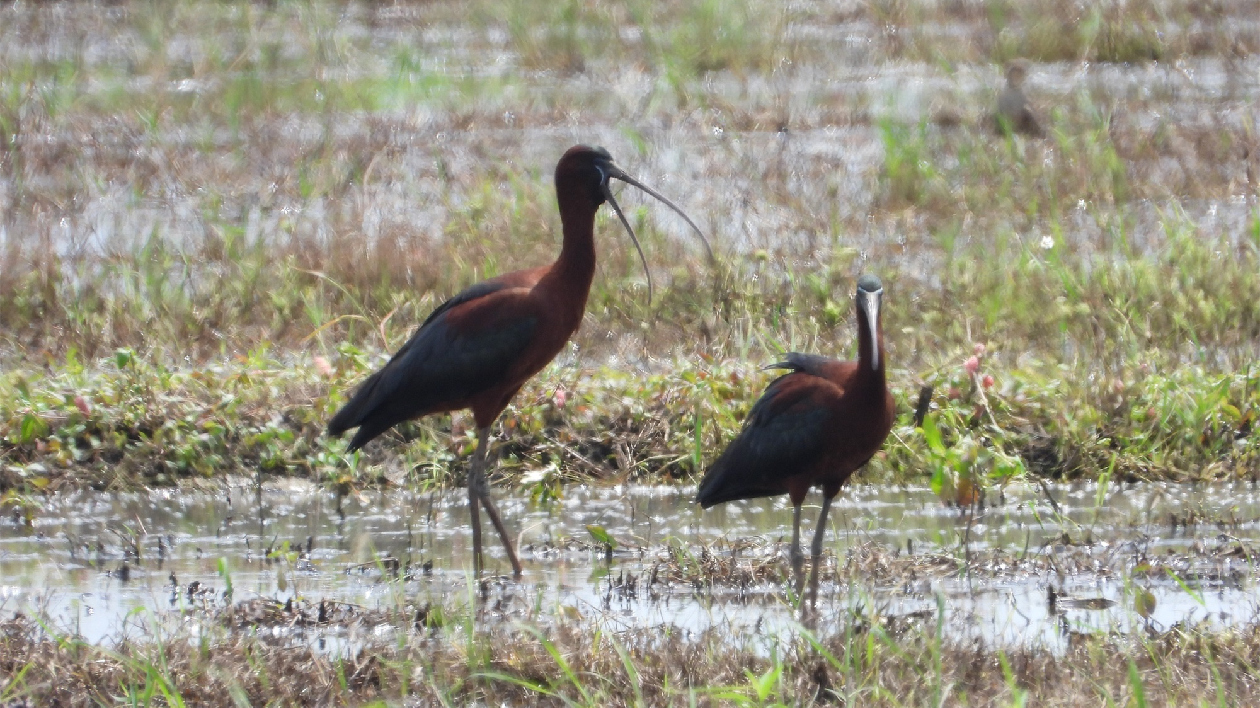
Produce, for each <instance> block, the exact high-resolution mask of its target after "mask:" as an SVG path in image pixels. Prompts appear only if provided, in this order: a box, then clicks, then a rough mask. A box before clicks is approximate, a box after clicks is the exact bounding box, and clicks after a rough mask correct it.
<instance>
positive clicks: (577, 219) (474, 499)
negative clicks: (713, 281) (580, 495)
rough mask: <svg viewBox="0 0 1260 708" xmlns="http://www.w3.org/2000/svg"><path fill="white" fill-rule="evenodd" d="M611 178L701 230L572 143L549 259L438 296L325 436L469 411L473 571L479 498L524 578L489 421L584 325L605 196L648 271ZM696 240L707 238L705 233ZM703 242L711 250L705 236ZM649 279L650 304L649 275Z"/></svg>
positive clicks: (364, 433) (598, 153)
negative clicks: (490, 477) (490, 478)
mask: <svg viewBox="0 0 1260 708" xmlns="http://www.w3.org/2000/svg"><path fill="white" fill-rule="evenodd" d="M613 178H616V179H619V180H621V181H623V182H626V183H629V184H632V185H634V186H635V187H638V188H639V189H642V190H643V191H645V192H647V193H648V194H650V195H652V196H653V197H656V198H657V199H659V200H661V201H662V202H664V203H665V204H666V205H667V206H669V207H670V208H671V209H673V210H674V211H676V212H678V213H679V214H680V215H682V217H683V219H685V220H686V221H687V223H688V224H689V225H690V226H691V228H693V229H695V230H696V233H697V234H700V228H699V227H698V226H696V225H695V222H693V221H692V220H691V219H690V218H689V217H688V216H687V215H686V214H685V213H683V211H682V209H680V208H679V207H678V206H677V205H675V204H674V203H673V202H671V201H669V200H668V199H666V198H665V197H663V196H661V195H660V194H658V193H657V192H656V191H655V190H653V189H650V188H649V187H647V186H645V185H643V184H642V183H640V182H639V181H638V180H636V179H634V178H633V177H630V176H629V175H627V174H626V173H625V172H622V171H621V169H620V168H618V167H617V166H616V165H614V164H613V161H612V157H611V156H610V155H609V154H608V151H607V150H605V149H603V148H600V147H595V148H592V147H587V146H585V145H577V146H574V147H572V148H570V149H569V150H568V151H567V152H565V153H564V156H563V157H561V158H560V162H559V163H558V164H557V165H556V177H555V179H556V199H557V201H558V203H559V207H560V222H561V224H562V226H563V232H564V244H563V246H561V249H560V257H559V258H557V259H556V262H555V263H552V264H551V265H549V266H542V267H539V268H532V269H529V270H518V271H515V272H512V273H507V274H506V275H501V276H499V277H497V278H491V279H490V280H487V281H485V282H482V283H478V284H476V285H473V286H471V287H469V288H467V289H466V290H464V291H463V292H461V293H459V294H458V295H456V296H455V297H453V298H451V299H450V300H447V301H446V302H444V303H443V304H442V305H441V306H440V307H438V308H437V309H436V310H434V311H433V313H432V314H430V315H429V317H428V319H426V320H425V321H424V324H422V325H420V329H419V330H417V331H416V333H415V334H413V335H412V336H411V339H409V340H408V341H407V343H406V344H404V345H403V346H402V348H401V349H399V350H398V352H397V353H396V354H394V356H393V358H391V359H390V360H389V362H388V363H387V364H385V366H384V367H383V368H382V369H381V370H380V371H377V372H376V373H374V374H372V376H370V377H369V378H368V379H367V380H366V381H364V382H363V385H361V386H360V387H359V389H358V390H357V391H356V392H355V393H354V396H353V397H352V398H351V399H350V401H349V402H348V403H346V405H345V406H344V407H343V408H342V409H341V410H340V411H338V412H337V415H335V416H333V418H332V420H331V421H329V423H328V434H329V435H331V436H338V435H340V434H342V433H343V432H345V431H346V430H349V429H350V428H354V427H357V428H358V429H359V430H358V432H356V433H355V434H354V437H353V438H352V439H351V440H350V445H349V447H348V448H347V449H348V450H349V451H351V452H353V451H354V450H357V449H359V448H361V447H363V446H364V445H365V444H367V442H368V441H369V440H371V439H372V438H375V437H376V436H378V435H380V434H381V433H383V432H385V431H386V430H389V429H390V428H391V427H393V426H394V425H396V424H398V423H401V422H403V421H405V420H410V419H412V418H419V417H421V416H426V415H430V414H433V413H445V412H449V411H456V410H461V409H464V408H471V409H472V413H473V419H474V420H475V422H476V424H477V451H476V453H475V455H474V457H473V460H472V465H471V467H470V469H469V472H468V509H469V513H470V514H471V516H472V531H473V568H474V572H477V573H480V571H481V565H482V563H481V522H480V517H479V514H478V505H479V504H480V505H481V506H484V507H485V510H486V515H487V516H489V517H490V522H491V523H492V524H494V528H495V529H496V530H497V531H498V532H499V536H500V537H501V538H502V539H503V547H504V548H505V549H506V550H507V555H508V559H509V560H510V561H511V562H512V570H513V572H514V573H515V574H516V575H517V576H519V575H520V574H521V562H520V561H519V560H518V559H517V557H516V551H515V549H514V548H513V547H512V540H511V538H510V537H509V536H508V532H507V529H506V528H505V527H504V525H503V521H502V519H501V518H500V517H499V512H498V509H496V508H495V505H494V502H493V501H492V500H491V499H490V489H489V486H488V485H487V483H486V479H485V467H486V456H487V448H488V447H489V435H490V425H491V424H492V423H494V421H495V419H496V418H498V417H499V414H500V413H502V412H503V409H504V408H506V407H507V404H508V402H509V401H510V400H512V396H514V395H515V394H516V391H517V390H518V389H520V387H521V385H522V384H524V383H525V382H526V381H528V380H529V378H530V377H531V376H533V375H534V374H536V373H538V372H539V371H540V370H541V369H542V368H543V367H544V366H546V365H547V362H549V361H551V360H552V358H553V357H555V355H556V354H557V353H559V352H560V350H561V349H562V348H563V347H564V344H565V342H567V341H569V337H570V336H572V335H573V333H574V332H576V331H577V329H578V326H579V325H580V324H581V322H582V313H583V311H584V310H585V309H586V297H587V295H588V294H589V292H590V289H591V279H592V278H593V277H594V275H595V240H594V235H595V212H596V211H597V210H598V209H599V205H601V204H603V203H604V201H605V200H606V201H607V202H608V203H609V204H610V205H612V208H613V210H614V211H615V212H616V213H617V217H618V218H619V219H621V223H622V224H623V225H624V226H625V227H626V231H627V232H629V234H630V240H631V241H633V242H634V247H635V248H636V249H637V250H638V251H639V258H640V260H641V261H642V262H643V268H644V270H645V271H646V270H647V258H646V257H644V255H643V249H642V248H641V247H640V246H639V240H638V238H636V237H635V235H634V230H633V229H631V228H630V222H629V221H627V220H626V217H625V215H624V214H622V212H621V207H619V206H618V205H617V202H616V200H615V199H613V195H612V191H611V190H610V188H609V180H610V179H613ZM700 239H701V241H704V235H703V234H700ZM704 245H705V249H706V250H708V248H709V244H708V242H707V241H704ZM709 256H710V258H712V251H709ZM647 277H648V300H649V302H650V301H651V297H652V276H651V273H650V272H649V273H648V276H647Z"/></svg>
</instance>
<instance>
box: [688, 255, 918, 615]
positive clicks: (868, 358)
mask: <svg viewBox="0 0 1260 708" xmlns="http://www.w3.org/2000/svg"><path fill="white" fill-rule="evenodd" d="M883 294H884V289H883V286H882V285H881V284H880V282H879V278H876V277H875V276H873V275H864V276H862V277H861V279H859V280H858V287H857V320H858V358H857V361H837V360H835V359H829V358H827V357H823V356H817V355H812V354H796V353H792V354H788V355H787V358H786V359H785V360H784V361H782V362H780V363H778V364H773V365H772V366H769V367H766V368H770V369H788V370H790V372H791V373H788V374H785V375H783V376H780V377H779V378H777V379H775V380H774V381H773V382H772V383H771V384H770V386H769V387H767V388H766V392H765V393H764V394H763V395H762V396H761V399H760V400H758V401H757V403H756V404H755V405H754V406H753V408H752V412H751V413H749V414H748V419H747V420H746V421H745V422H744V429H743V430H741V431H740V433H739V436H738V437H736V438H735V439H734V440H733V441H731V444H730V445H727V446H726V450H724V451H723V452H722V454H721V456H719V457H718V459H717V461H716V462H714V463H713V465H712V466H711V467H709V469H708V471H707V472H705V474H704V479H703V480H702V481H701V482H700V492H699V494H698V495H697V497H696V501H698V502H700V505H701V506H703V507H704V508H706V509H707V508H709V507H711V506H713V505H714V504H721V503H722V502H728V501H735V500H737V499H755V498H757V497H769V496H776V495H779V494H784V493H786V494H788V495H790V497H791V499H792V507H793V511H792V572H793V575H794V576H795V580H796V592H797V595H798V596H799V595H800V593H801V591H802V590H803V584H802V581H803V575H802V572H801V565H802V563H803V562H804V556H803V554H802V553H801V502H802V501H804V499H805V494H806V493H807V492H809V489H810V487H813V486H815V485H821V486H822V493H823V502H822V512H821V513H820V514H819V515H818V528H817V529H816V530H815V531H814V545H813V548H812V554H813V565H812V567H811V569H810V582H809V585H810V595H811V604H813V603H816V602H817V598H818V559H819V556H820V555H821V554H822V541H823V530H824V529H826V521H827V512H828V510H830V508H831V500H832V499H833V498H834V497H835V496H836V494H837V493H839V491H840V487H841V485H843V484H844V482H845V480H847V479H848V478H849V475H851V474H853V473H854V472H855V471H857V470H858V469H859V468H860V467H862V465H865V464H866V463H867V461H868V460H870V459H871V457H872V456H873V455H874V454H875V452H876V451H877V450H879V448H880V446H881V445H883V444H884V438H886V437H888V432H889V431H890V430H892V425H893V397H892V394H891V393H890V392H889V391H888V387H887V385H886V384H885V383H884V364H885V362H884V335H883V331H882V330H881V328H880V301H881V299H882V297H883ZM803 607H804V605H802V608H803Z"/></svg>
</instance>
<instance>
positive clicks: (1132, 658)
mask: <svg viewBox="0 0 1260 708" xmlns="http://www.w3.org/2000/svg"><path fill="white" fill-rule="evenodd" d="M308 609H309V608H308ZM228 612H229V613H238V614H239V613H240V612H241V611H240V610H237V609H233V610H230V611H228ZM461 623H462V626H461ZM455 624H456V627H455V630H454V631H447V632H435V631H433V629H432V628H430V627H428V626H425V625H424V623H423V622H417V623H416V626H414V627H412V629H410V630H409V631H407V632H406V633H405V634H403V635H401V636H399V637H396V638H394V640H392V641H389V642H386V643H383V644H381V645H373V646H359V647H355V648H352V649H349V650H346V651H344V652H340V653H334V652H330V651H327V650H325V649H322V648H320V647H318V646H316V645H314V644H313V643H306V644H298V645H288V646H277V645H275V644H274V643H272V642H270V641H268V640H267V639H266V638H265V637H264V634H265V633H264V632H262V631H259V632H258V633H257V634H250V633H241V632H231V633H226V634H225V633H210V634H209V635H207V634H202V635H200V636H199V637H191V636H187V635H174V636H168V637H163V638H161V639H157V638H154V637H151V636H132V637H129V638H126V639H122V640H120V641H118V642H116V643H114V644H112V645H108V646H94V645H90V644H86V643H84V642H82V641H80V640H78V639H76V638H75V637H74V636H73V635H72V634H64V633H60V632H57V631H56V630H54V629H51V628H50V627H49V626H48V625H47V624H46V623H44V622H40V621H37V620H36V619H34V618H31V617H28V616H24V615H17V616H14V617H11V618H10V619H8V620H6V621H5V622H4V623H3V624H2V625H0V695H2V696H3V697H4V699H5V700H6V701H7V702H8V705H53V704H56V705H65V706H75V705H97V704H99V703H102V702H104V703H113V702H116V701H128V702H135V701H140V702H145V703H150V704H159V705H183V704H195V705H207V706H217V705H224V706H233V705H242V704H255V705H256V704H264V703H267V704H275V703H282V704H290V705H327V704H329V703H333V702H336V703H344V704H351V705H358V704H366V703H370V702H377V701H382V702H384V703H385V704H395V703H401V704H404V705H449V704H452V703H482V702H484V703H495V704H499V703H503V704H511V705H520V704H525V703H529V704H531V705H582V706H596V705H600V706H610V705H611V706H620V705H674V704H678V703H691V704H697V705H730V704H736V705H766V704H785V705H836V704H839V705H852V704H854V703H855V702H856V703H860V704H862V705H889V706H894V705H895V706H911V705H923V706H928V705H931V706H939V705H951V706H952V705H957V706H963V705H1010V704H1012V703H1015V704H1022V703H1023V702H1026V701H1028V700H1030V699H1032V700H1035V701H1036V703H1037V705H1052V706H1071V705H1082V704H1085V705H1091V704H1112V705H1124V704H1134V702H1137V703H1138V704H1140V705H1186V704H1197V702H1198V701H1201V700H1202V701H1209V702H1212V703H1220V704H1222V705H1243V704H1247V703H1250V702H1253V701H1254V700H1256V698H1257V692H1258V691H1260V688H1258V687H1257V686H1256V682H1255V679H1254V677H1253V667H1254V666H1255V664H1256V661H1257V660H1258V659H1260V655H1258V652H1260V627H1257V626H1256V625H1247V626H1244V627H1239V628H1235V629H1230V630H1224V631H1221V630H1217V629H1214V628H1211V627H1208V626H1204V625H1200V624H1188V625H1184V626H1178V627H1175V628H1172V629H1168V630H1163V631H1158V630H1154V629H1151V630H1149V631H1148V632H1145V633H1143V634H1141V635H1139V636H1136V637H1129V638H1126V637H1118V636H1110V635H1108V634H1105V633H1099V634H1088V635H1087V634H1081V635H1076V636H1075V637H1074V638H1073V641H1072V642H1071V644H1070V645H1069V647H1068V648H1067V649H1066V650H1065V651H1062V652H1052V651H1048V650H1045V649H1036V648H1019V649H1008V650H995V649H991V648H987V647H985V646H984V645H982V644H978V643H967V642H963V643H958V642H954V641H951V640H947V639H942V638H941V636H940V635H939V634H938V633H937V632H936V631H935V629H934V628H933V626H932V625H933V622H932V621H931V619H930V618H929V619H928V620H927V622H926V623H925V624H907V625H904V626H900V627H894V628H885V627H883V626H879V625H871V624H869V623H865V622H862V621H853V622H847V623H845V624H844V625H843V626H842V628H840V629H839V630H836V631H824V632H811V631H810V630H807V629H804V628H800V627H798V628H796V629H793V630H789V631H783V632H780V633H776V634H771V633H760V634H755V635H748V634H739V635H733V634H731V633H728V632H726V631H723V630H722V629H721V628H720V627H715V628H712V629H709V630H706V631H703V632H678V631H671V630H670V629H669V628H668V627H660V628H652V629H645V630H633V631H617V630H615V629H610V628H608V627H605V626H600V625H599V624H592V623H586V622H573V621H563V620H562V621H560V622H559V623H558V624H555V625H552V626H548V627H545V628H533V627H530V626H528V625H499V626H492V627H485V626H478V627H476V628H474V627H472V626H470V625H467V620H455Z"/></svg>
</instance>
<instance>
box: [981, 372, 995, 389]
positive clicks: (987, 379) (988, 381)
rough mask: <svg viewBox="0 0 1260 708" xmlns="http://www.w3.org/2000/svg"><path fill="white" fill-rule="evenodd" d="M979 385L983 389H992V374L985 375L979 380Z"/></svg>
mask: <svg viewBox="0 0 1260 708" xmlns="http://www.w3.org/2000/svg"><path fill="white" fill-rule="evenodd" d="M980 385H981V386H984V387H985V388H993V374H985V375H984V378H982V379H980Z"/></svg>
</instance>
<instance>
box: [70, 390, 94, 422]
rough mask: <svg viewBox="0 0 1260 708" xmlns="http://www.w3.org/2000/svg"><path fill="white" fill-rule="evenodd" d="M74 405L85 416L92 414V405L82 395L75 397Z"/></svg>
mask: <svg viewBox="0 0 1260 708" xmlns="http://www.w3.org/2000/svg"><path fill="white" fill-rule="evenodd" d="M74 407H75V408H78V409H79V412H80V413H82V414H83V417H84V418H86V417H88V416H90V415H92V406H91V405H89V404H88V399H86V398H84V397H83V396H82V395H78V396H75V397H74Z"/></svg>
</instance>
